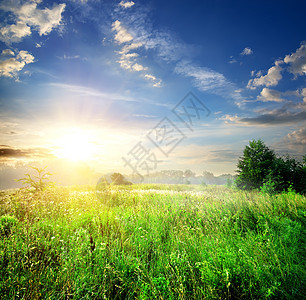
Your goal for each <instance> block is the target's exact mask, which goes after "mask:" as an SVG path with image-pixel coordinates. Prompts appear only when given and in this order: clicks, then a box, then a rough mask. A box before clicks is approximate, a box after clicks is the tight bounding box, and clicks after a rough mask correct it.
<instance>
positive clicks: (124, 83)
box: [0, 0, 306, 174]
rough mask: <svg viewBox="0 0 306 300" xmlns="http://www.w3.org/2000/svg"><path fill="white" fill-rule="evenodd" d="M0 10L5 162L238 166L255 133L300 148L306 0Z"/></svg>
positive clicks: (76, 2)
mask: <svg viewBox="0 0 306 300" xmlns="http://www.w3.org/2000/svg"><path fill="white" fill-rule="evenodd" d="M0 9H1V11H0V15H1V29H0V47H1V49H0V51H1V57H0V90H1V96H0V107H1V110H0V117H1V123H0V138H1V149H0V154H1V156H0V160H1V165H2V167H3V168H4V167H8V166H9V167H15V166H16V165H19V166H20V165H22V164H31V163H35V162H37V161H39V162H41V163H42V164H54V165H56V164H57V163H58V161H62V160H67V161H68V160H74V161H79V162H81V161H82V162H85V163H86V164H88V165H89V166H91V167H93V168H94V169H95V170H96V171H98V172H109V171H121V172H124V173H126V174H129V173H132V172H136V173H139V174H146V173H148V172H153V171H156V170H161V169H181V170H185V169H191V170H193V171H196V172H197V173H201V172H202V171H204V170H208V171H211V172H213V173H215V174H221V173H232V174H234V172H235V170H236V164H237V159H238V157H239V156H240V155H241V153H242V150H243V148H244V146H245V145H246V144H247V143H248V141H249V140H252V139H259V138H260V139H262V140H263V141H265V143H266V144H267V145H268V146H269V147H271V148H273V149H274V150H275V151H276V152H278V153H281V154H285V153H289V154H290V155H292V156H294V157H302V155H304V154H305V148H306V146H305V145H306V129H305V123H306V122H305V119H306V118H305V116H306V112H305V107H306V85H305V75H306V37H305V28H306V19H305V16H304V13H305V9H306V4H305V2H304V1H295V0H294V1H290V2H288V1H253V2H251V1H224V0H214V1H213V0H212V1H195V0H190V1H156V0H155V1H153V0H152V1H137V0H135V1H93V0H92V1H91V0H87V1H86V0H71V1H40V0H36V1H30V0H26V1H18V0H16V1H15V0H13V1H4V2H2V3H1V5H0ZM186 95H188V96H187V97H186V98H185V96H186ZM184 99H185V100H184ZM177 105H178V106H177ZM192 105H195V107H196V109H194V107H193V108H192ZM175 107H176V109H175ZM184 110H185V114H184ZM175 112H176V113H175ZM186 113H187V114H186ZM179 116H181V117H182V118H180V117H179ZM184 118H185V119H184ZM184 120H185V121H186V120H187V121H188V122H191V123H189V126H188V122H187V121H186V122H187V123H186V122H185V121H184ZM161 133H162V135H161ZM154 139H155V141H154ZM152 140H153V141H152ZM163 147H165V148H163ZM165 149H167V150H165ZM122 158H124V159H122ZM127 162H128V163H127Z"/></svg>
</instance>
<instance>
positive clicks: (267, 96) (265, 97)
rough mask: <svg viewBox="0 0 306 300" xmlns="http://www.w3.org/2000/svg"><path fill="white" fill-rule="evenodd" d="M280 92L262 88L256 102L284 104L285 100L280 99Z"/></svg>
mask: <svg viewBox="0 0 306 300" xmlns="http://www.w3.org/2000/svg"><path fill="white" fill-rule="evenodd" d="M281 94H282V93H281V92H279V91H275V90H271V89H268V88H263V90H262V91H261V93H260V95H259V96H258V97H257V100H260V101H263V102H268V101H273V102H284V101H285V99H283V98H282V97H281Z"/></svg>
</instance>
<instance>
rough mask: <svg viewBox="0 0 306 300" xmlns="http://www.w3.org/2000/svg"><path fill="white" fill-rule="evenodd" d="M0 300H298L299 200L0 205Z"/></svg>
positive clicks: (35, 200) (136, 199)
mask: <svg viewBox="0 0 306 300" xmlns="http://www.w3.org/2000/svg"><path fill="white" fill-rule="evenodd" d="M0 216H1V217H0V235H1V241H0V295H1V299H175V300H176V299H305V296H306V295H305V294H304V290H303V287H304V286H305V270H306V268H305V259H304V254H305V253H304V251H305V220H306V210H305V197H303V196H300V195H297V194H294V193H292V192H291V193H283V194H279V195H274V196H270V195H268V194H263V193H258V192H244V191H238V190H234V189H229V188H226V187H216V186H206V187H203V186H191V185H176V186H173V185H133V186H127V187H122V186H121V187H120V186H117V187H116V186H113V187H112V188H110V189H106V190H104V191H100V192H98V193H96V191H95V190H94V188H93V187H74V188H59V187H58V188H53V189H49V190H47V191H44V192H36V193H32V192H31V191H30V190H28V189H21V190H17V191H11V192H2V194H1V198H0Z"/></svg>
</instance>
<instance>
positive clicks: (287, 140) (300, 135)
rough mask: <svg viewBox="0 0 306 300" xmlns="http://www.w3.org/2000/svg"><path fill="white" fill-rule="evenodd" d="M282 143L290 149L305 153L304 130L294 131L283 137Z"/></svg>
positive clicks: (305, 134) (305, 138) (305, 131)
mask: <svg viewBox="0 0 306 300" xmlns="http://www.w3.org/2000/svg"><path fill="white" fill-rule="evenodd" d="M282 142H283V143H284V144H285V145H286V146H287V147H289V148H290V149H292V150H295V151H297V152H299V153H301V154H304V153H305V152H306V129H305V128H300V129H297V130H294V131H293V132H291V133H289V134H288V135H287V136H285V137H284V138H283V141H282Z"/></svg>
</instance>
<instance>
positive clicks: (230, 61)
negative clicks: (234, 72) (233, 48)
mask: <svg viewBox="0 0 306 300" xmlns="http://www.w3.org/2000/svg"><path fill="white" fill-rule="evenodd" d="M237 62H238V61H237V59H235V58H234V56H231V57H230V60H229V63H230V64H235V63H237Z"/></svg>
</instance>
